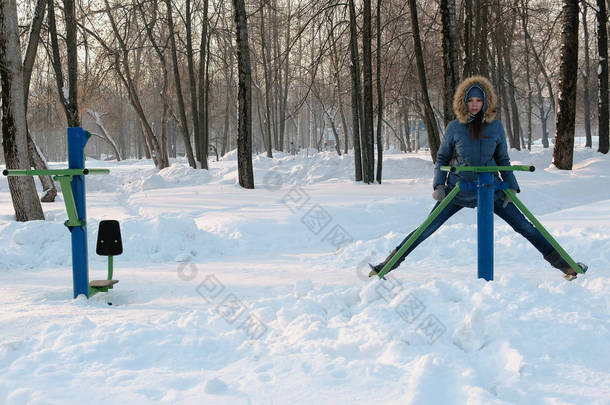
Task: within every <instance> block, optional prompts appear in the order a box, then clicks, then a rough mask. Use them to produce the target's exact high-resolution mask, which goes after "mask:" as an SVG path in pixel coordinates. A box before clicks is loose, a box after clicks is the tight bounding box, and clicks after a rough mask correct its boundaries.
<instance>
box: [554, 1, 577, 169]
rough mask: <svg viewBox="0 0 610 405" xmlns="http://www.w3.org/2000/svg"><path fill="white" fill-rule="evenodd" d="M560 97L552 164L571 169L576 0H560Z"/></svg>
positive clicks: (575, 60) (573, 119)
mask: <svg viewBox="0 0 610 405" xmlns="http://www.w3.org/2000/svg"><path fill="white" fill-rule="evenodd" d="M559 69H560V70H559V72H560V73H559V74H560V77H559V100H558V104H559V105H558V110H557V124H556V128H555V149H554V150H553V164H554V165H555V166H556V167H557V168H558V169H563V170H572V163H573V155H574V125H575V123H574V121H575V116H576V82H577V79H578V0H563V17H562V29H561V65H560V68H559Z"/></svg>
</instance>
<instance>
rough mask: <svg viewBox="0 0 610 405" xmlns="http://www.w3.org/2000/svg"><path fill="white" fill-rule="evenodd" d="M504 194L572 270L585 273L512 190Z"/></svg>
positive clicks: (505, 191)
mask: <svg viewBox="0 0 610 405" xmlns="http://www.w3.org/2000/svg"><path fill="white" fill-rule="evenodd" d="M504 193H505V194H506V195H507V196H508V197H509V198H510V199H511V200H512V201H513V203H515V205H516V206H517V208H519V209H520V210H521V212H523V215H525V216H526V217H527V219H529V220H530V221H531V222H532V224H534V226H535V227H536V229H538V231H540V233H541V234H542V236H544V238H545V239H546V240H547V241H548V242H549V243H550V244H551V245H552V246H553V247H554V248H555V250H557V252H558V253H559V255H560V256H561V257H562V258H563V259H564V260H565V261H566V262H568V264H569V265H570V267H571V268H572V270H574V271H575V272H577V273H583V271H582V269H581V268H580V266H579V265H578V264H577V263H576V262H575V261H574V259H572V258H571V257H570V255H569V254H568V253H567V252H566V251H565V250H564V249H563V248H562V247H561V246H560V245H559V242H557V241H556V240H555V238H553V236H552V235H551V234H550V233H549V232H548V231H547V230H546V229H545V228H544V226H542V224H541V223H540V221H538V220H537V219H536V217H535V216H534V214H532V213H531V212H530V210H528V209H527V207H526V206H525V204H523V202H521V200H519V198H517V195H516V194H515V193H514V192H513V191H512V190H510V189H506V190H504Z"/></svg>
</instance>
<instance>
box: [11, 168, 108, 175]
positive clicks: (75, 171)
mask: <svg viewBox="0 0 610 405" xmlns="http://www.w3.org/2000/svg"><path fill="white" fill-rule="evenodd" d="M109 173H110V170H109V169H57V170H7V169H5V170H3V171H2V174H3V175H5V176H82V175H87V174H109Z"/></svg>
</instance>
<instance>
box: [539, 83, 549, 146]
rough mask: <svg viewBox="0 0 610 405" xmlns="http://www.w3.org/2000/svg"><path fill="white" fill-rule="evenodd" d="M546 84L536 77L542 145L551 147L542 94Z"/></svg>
mask: <svg viewBox="0 0 610 405" xmlns="http://www.w3.org/2000/svg"><path fill="white" fill-rule="evenodd" d="M543 87H544V86H543V85H542V84H541V83H540V82H539V81H538V77H536V90H537V91H538V93H537V94H538V105H539V110H540V126H541V128H542V147H543V148H548V147H549V131H548V129H547V128H548V125H547V120H548V115H547V113H546V111H545V110H544V97H543V96H542V88H543Z"/></svg>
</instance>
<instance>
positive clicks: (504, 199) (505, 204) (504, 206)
mask: <svg viewBox="0 0 610 405" xmlns="http://www.w3.org/2000/svg"><path fill="white" fill-rule="evenodd" d="M509 190H510V191H512V192H513V193H515V194H516V193H517V190H515V189H514V188H509ZM512 202H513V200H511V199H510V197H509V196H508V195H506V194H504V198H503V199H502V208H506V207H507V206H508V204H510V203H512Z"/></svg>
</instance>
